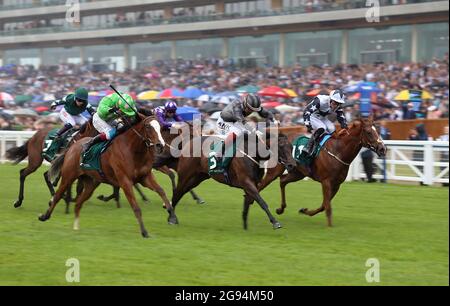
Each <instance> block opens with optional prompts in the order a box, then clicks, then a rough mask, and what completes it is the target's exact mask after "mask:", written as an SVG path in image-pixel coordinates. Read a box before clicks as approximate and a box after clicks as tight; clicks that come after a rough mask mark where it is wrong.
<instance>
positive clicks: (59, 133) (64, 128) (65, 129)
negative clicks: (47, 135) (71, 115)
mask: <svg viewBox="0 0 450 306" xmlns="http://www.w3.org/2000/svg"><path fill="white" fill-rule="evenodd" d="M72 127H73V126H72V125H71V124H70V123H66V124H65V125H64V126H63V127H62V128H61V129H60V130H59V131H58V132H57V133H56V135H55V138H54V139H53V140H54V141H57V140H59V139H60V138H61V136H62V135H63V134H64V133H65V132H67V131H68V130H70V129H71V128H72Z"/></svg>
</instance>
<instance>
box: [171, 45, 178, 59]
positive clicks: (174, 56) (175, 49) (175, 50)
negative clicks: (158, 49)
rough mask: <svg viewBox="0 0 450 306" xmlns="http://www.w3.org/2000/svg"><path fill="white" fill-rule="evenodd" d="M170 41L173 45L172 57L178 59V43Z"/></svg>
mask: <svg viewBox="0 0 450 306" xmlns="http://www.w3.org/2000/svg"><path fill="white" fill-rule="evenodd" d="M170 43H171V44H170V47H171V49H170V58H171V59H173V60H175V59H177V45H176V43H175V41H171V42H170Z"/></svg>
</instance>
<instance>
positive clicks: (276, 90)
mask: <svg viewBox="0 0 450 306" xmlns="http://www.w3.org/2000/svg"><path fill="white" fill-rule="evenodd" d="M258 94H259V95H260V96H269V97H279V98H289V94H288V93H287V92H286V91H284V90H283V89H282V88H281V87H278V86H270V87H266V88H263V89H262V90H260V91H258Z"/></svg>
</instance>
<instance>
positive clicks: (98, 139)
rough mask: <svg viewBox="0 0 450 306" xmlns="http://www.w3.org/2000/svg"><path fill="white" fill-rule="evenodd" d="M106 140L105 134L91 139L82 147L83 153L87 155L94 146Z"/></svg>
mask: <svg viewBox="0 0 450 306" xmlns="http://www.w3.org/2000/svg"><path fill="white" fill-rule="evenodd" d="M105 140H106V135H105V134H104V133H102V134H99V135H97V136H95V137H94V138H91V139H90V140H89V141H88V142H86V143H84V144H83V145H82V148H83V151H82V153H83V154H85V153H86V152H88V151H89V149H90V148H91V147H92V146H93V145H95V144H97V143H100V142H102V141H105Z"/></svg>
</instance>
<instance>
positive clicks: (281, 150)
mask: <svg viewBox="0 0 450 306" xmlns="http://www.w3.org/2000/svg"><path fill="white" fill-rule="evenodd" d="M278 162H279V163H280V164H282V165H283V166H284V167H285V168H286V170H287V171H288V172H291V171H293V170H294V169H295V168H296V166H297V163H296V161H295V160H294V158H293V157H292V144H291V143H290V141H289V139H288V138H287V136H286V135H284V134H279V135H278Z"/></svg>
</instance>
